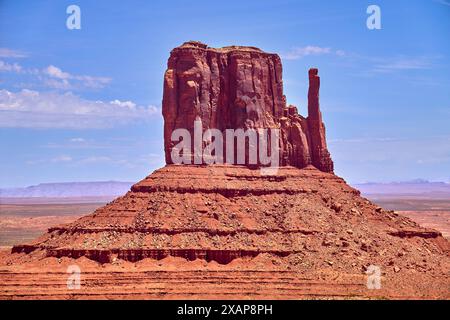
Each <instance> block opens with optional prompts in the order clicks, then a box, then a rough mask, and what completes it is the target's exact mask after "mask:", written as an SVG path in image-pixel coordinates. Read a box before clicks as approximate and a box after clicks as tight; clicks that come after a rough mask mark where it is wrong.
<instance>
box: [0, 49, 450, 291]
mask: <svg viewBox="0 0 450 320" xmlns="http://www.w3.org/2000/svg"><path fill="white" fill-rule="evenodd" d="M309 83H310V85H309V90H308V117H307V118H304V117H302V116H300V115H299V114H298V113H297V109H296V108H295V107H293V106H287V105H286V99H285V97H284V95H283V82H282V68H281V61H280V58H279V57H278V55H276V54H269V53H265V52H263V51H261V50H260V49H257V48H253V47H238V46H232V47H225V48H221V49H213V48H208V47H207V46H206V45H205V44H202V43H199V42H192V41H191V42H186V43H185V44H183V45H182V46H180V47H178V48H175V49H174V50H173V51H172V52H171V54H170V58H169V62H168V69H167V71H166V73H165V76H164V96H163V115H164V139H165V152H166V161H167V165H166V166H165V167H164V168H161V169H158V170H156V171H155V172H154V173H152V174H151V175H149V176H148V177H146V178H145V179H143V180H142V181H140V182H138V183H136V184H135V185H133V186H132V188H131V190H130V191H129V192H128V193H127V194H125V195H124V196H122V197H119V198H117V199H116V200H114V201H112V202H110V203H108V204H107V205H105V206H103V207H101V208H99V209H97V210H96V211H95V212H93V213H92V214H89V215H87V216H84V217H82V218H80V219H78V220H76V221H75V222H73V223H70V224H66V225H62V226H55V227H52V228H50V229H49V230H48V232H47V233H46V234H44V235H42V236H41V237H40V238H38V239H36V240H35V241H32V242H31V243H27V244H20V245H16V246H14V247H13V248H12V252H11V254H10V255H8V256H7V257H1V259H0V262H1V265H2V270H3V271H2V272H0V280H1V281H0V282H2V283H4V285H3V286H4V290H2V291H1V292H0V298H11V297H16V296H20V297H25V296H26V297H30V298H42V297H47V296H48V295H49V294H50V295H51V294H53V295H57V296H59V297H73V294H74V293H73V292H70V291H68V290H67V289H64V288H60V284H59V283H60V280H58V279H60V278H57V273H52V271H53V270H51V268H50V267H49V266H55V267H54V268H56V269H58V268H59V269H58V270H60V269H61V263H62V265H64V264H73V263H75V264H77V265H80V266H81V267H82V268H85V269H86V270H87V271H85V272H87V273H84V279H85V280H84V281H85V285H84V286H83V290H82V291H79V292H77V294H78V296H79V297H83V298H95V297H100V298H102V297H113V298H114V297H115V298H118V297H119V298H124V297H125V298H127V297H138V298H161V297H162V296H164V297H166V298H199V297H202V298H242V297H244V298H301V297H347V298H349V297H361V298H365V297H380V296H382V297H431V298H433V297H434V298H435V297H441V298H442V297H446V298H448V288H449V285H450V281H449V275H448V272H449V265H450V264H449V242H448V240H446V239H445V238H443V237H442V234H441V233H440V232H438V231H436V230H432V229H426V228H423V227H421V226H419V225H418V224H417V223H415V222H413V221H412V220H410V219H408V218H406V217H402V216H400V215H398V214H397V213H395V212H393V211H386V210H384V209H382V208H380V207H378V206H376V205H375V204H373V203H371V202H370V201H369V200H367V199H365V198H363V197H361V196H360V193H359V191H358V190H356V189H354V188H352V187H350V186H349V185H347V184H346V183H345V181H344V180H343V179H342V178H340V177H338V176H336V175H334V174H333V162H332V161H331V157H330V154H329V152H328V150H327V146H326V140H325V127H324V125H323V123H322V116H321V113H320V109H319V87H320V79H319V76H318V71H317V69H310V70H309ZM197 118H200V119H201V120H202V125H203V126H204V129H207V128H217V129H220V130H225V129H229V128H279V129H281V133H282V135H281V138H280V139H281V140H282V141H281V143H280V151H281V152H280V154H281V155H282V161H281V164H282V166H281V167H280V168H279V171H278V174H277V175H269V176H267V175H262V174H261V172H260V170H255V168H251V167H249V166H246V165H229V164H221V165H218V164H214V165H204V164H202V165H175V164H171V158H170V152H171V148H172V147H173V145H172V143H171V139H170V138H171V137H170V135H171V132H172V131H173V130H174V129H177V128H186V129H189V130H192V129H193V123H194V120H195V119H197ZM52 259H58V260H57V261H58V262H55V261H54V260H52ZM88 259H89V260H88ZM174 259H178V260H174ZM97 263H100V264H102V267H99V266H97V265H96V264H97ZM156 263H158V264H156ZM189 263H191V264H189ZM92 264H94V266H93V265H92ZM131 264H133V265H131ZM30 265H31V266H33V268H35V269H32V270H37V271H33V272H34V273H33V272H32V273H30V274H31V276H30V279H28V278H27V276H26V275H22V274H21V273H20V270H23V269H20V268H28V269H25V270H28V271H27V272H29V267H27V266H30ZM115 265H117V268H116V267H115ZM161 265H162V266H164V269H161V268H160V266H161ZM370 265H375V266H379V267H380V269H381V270H382V277H383V287H382V289H381V290H379V291H377V290H375V291H370V290H368V289H367V286H366V274H365V271H366V270H368V267H369V266H370ZM58 266H59V267H58ZM143 266H146V267H145V268H144V267H143ZM64 267H66V265H64ZM102 268H106V269H102ZM108 268H110V269H108ZM127 268H128V269H127ZM136 268H137V269H136ZM154 268H156V271H155V269H154ZM158 268H159V269H158ZM85 269H83V270H85ZM135 269H136V270H135ZM174 269H176V270H174ZM5 270H6V271H5ZM17 270H19V271H17ZM105 270H110V271H111V270H112V271H114V272H113V273H110V272H109V271H108V272H107V271H105ZM129 270H134V272H130V271H129ZM138 271H139V272H138ZM58 272H60V273H61V272H62V273H61V274H62V275H63V276H64V274H65V272H66V271H65V269H63V270H62V271H58ZM27 274H28V273H27ZM27 279H28V280H27ZM36 279H42V280H43V281H42V283H43V284H42V285H41V287H36V286H35V285H34V283H36V282H35V281H37V280H36ZM99 279H104V282H102V281H100V280H99ZM180 279H181V280H180ZM44 280H45V281H44ZM64 283H65V282H64ZM46 284H48V285H47V287H46ZM5 288H6V289H5ZM55 288H56V289H55ZM52 290H53V291H52ZM55 290H56V291H55Z"/></svg>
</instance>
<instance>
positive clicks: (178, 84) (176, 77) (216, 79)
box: [162, 41, 333, 172]
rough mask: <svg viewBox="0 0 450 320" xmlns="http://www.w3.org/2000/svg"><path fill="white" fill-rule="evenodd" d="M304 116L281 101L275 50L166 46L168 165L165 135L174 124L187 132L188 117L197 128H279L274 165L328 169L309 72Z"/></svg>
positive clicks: (315, 85) (315, 84)
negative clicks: (169, 49)
mask: <svg viewBox="0 0 450 320" xmlns="http://www.w3.org/2000/svg"><path fill="white" fill-rule="evenodd" d="M308 99H309V102H308V113H309V115H308V118H306V119H305V118H304V117H302V116H301V115H299V114H298V113H297V108H296V107H294V106H287V105H286V98H285V96H284V95H283V80H282V65H281V60H280V57H279V56H278V55H277V54H271V53H266V52H263V51H262V50H260V49H258V48H254V47H241V46H230V47H224V48H220V49H215V48H209V47H208V46H207V45H205V44H202V43H200V42H193V41H191V42H186V43H184V44H183V45H182V46H180V47H177V48H175V49H173V50H172V52H171V54H170V58H169V61H168V67H167V71H166V73H165V76H164V95H163V108H162V110H163V116H164V140H165V155H166V162H167V163H168V164H171V163H173V162H172V159H171V151H172V148H173V146H174V144H175V143H174V142H172V141H171V134H172V132H173V131H174V130H175V129H177V128H185V129H188V130H189V131H190V132H192V134H193V130H194V121H195V120H196V119H201V121H202V125H203V130H206V129H219V130H221V131H222V132H223V131H224V130H225V129H238V128H242V129H244V130H245V129H259V128H277V129H280V130H281V132H280V141H279V151H280V152H279V154H280V161H279V162H280V164H281V165H283V166H285V165H291V166H295V167H299V168H303V167H306V166H307V165H311V164H312V165H314V166H315V167H316V168H318V169H320V170H322V171H325V172H332V171H333V162H332V160H331V157H330V154H329V152H328V150H327V146H326V140H325V127H324V125H323V123H322V118H321V114H320V110H319V76H318V75H317V69H311V70H310V89H309V93H308Z"/></svg>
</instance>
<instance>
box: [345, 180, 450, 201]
mask: <svg viewBox="0 0 450 320" xmlns="http://www.w3.org/2000/svg"><path fill="white" fill-rule="evenodd" d="M352 186H353V187H355V188H356V189H358V190H360V191H361V193H362V194H364V195H392V196H393V195H423V196H433V197H445V198H449V199H450V183H446V182H430V181H427V180H423V179H416V180H411V181H404V182H389V183H378V182H368V183H357V184H353V185H352Z"/></svg>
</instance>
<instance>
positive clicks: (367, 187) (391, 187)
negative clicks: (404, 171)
mask: <svg viewBox="0 0 450 320" xmlns="http://www.w3.org/2000/svg"><path fill="white" fill-rule="evenodd" d="M133 184H134V182H124V181H90V182H55V183H40V184H38V185H35V186H29V187H24V188H0V198H70V197H116V196H120V195H123V194H125V193H126V192H128V191H129V190H130V188H131V186H132V185H133ZM352 186H353V187H354V188H356V189H358V190H360V191H361V193H362V194H363V195H367V196H370V195H393V196H394V195H424V196H427V195H433V196H437V197H448V198H450V183H446V182H430V181H426V180H422V179H417V180H412V181H403V182H388V183H380V182H367V183H356V184H352Z"/></svg>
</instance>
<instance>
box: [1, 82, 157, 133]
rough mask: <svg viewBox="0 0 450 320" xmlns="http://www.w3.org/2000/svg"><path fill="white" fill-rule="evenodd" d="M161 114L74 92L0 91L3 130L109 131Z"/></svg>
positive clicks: (124, 102) (148, 108) (148, 109)
mask: <svg viewBox="0 0 450 320" xmlns="http://www.w3.org/2000/svg"><path fill="white" fill-rule="evenodd" d="M157 113H159V112H158V109H157V108H156V107H154V106H139V105H137V104H135V103H134V102H132V101H120V100H114V101H109V102H107V101H92V100H86V99H83V98H81V97H79V96H77V95H74V94H73V93H70V92H69V93H64V94H59V93H54V92H51V93H47V92H44V93H42V92H38V91H32V90H27V89H24V90H22V91H19V92H10V91H8V90H0V114H1V117H0V127H16V128H72V129H85V128H108V127H113V126H117V125H123V124H127V123H131V122H142V121H148V120H149V119H150V118H151V116H152V115H155V114H157Z"/></svg>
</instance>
